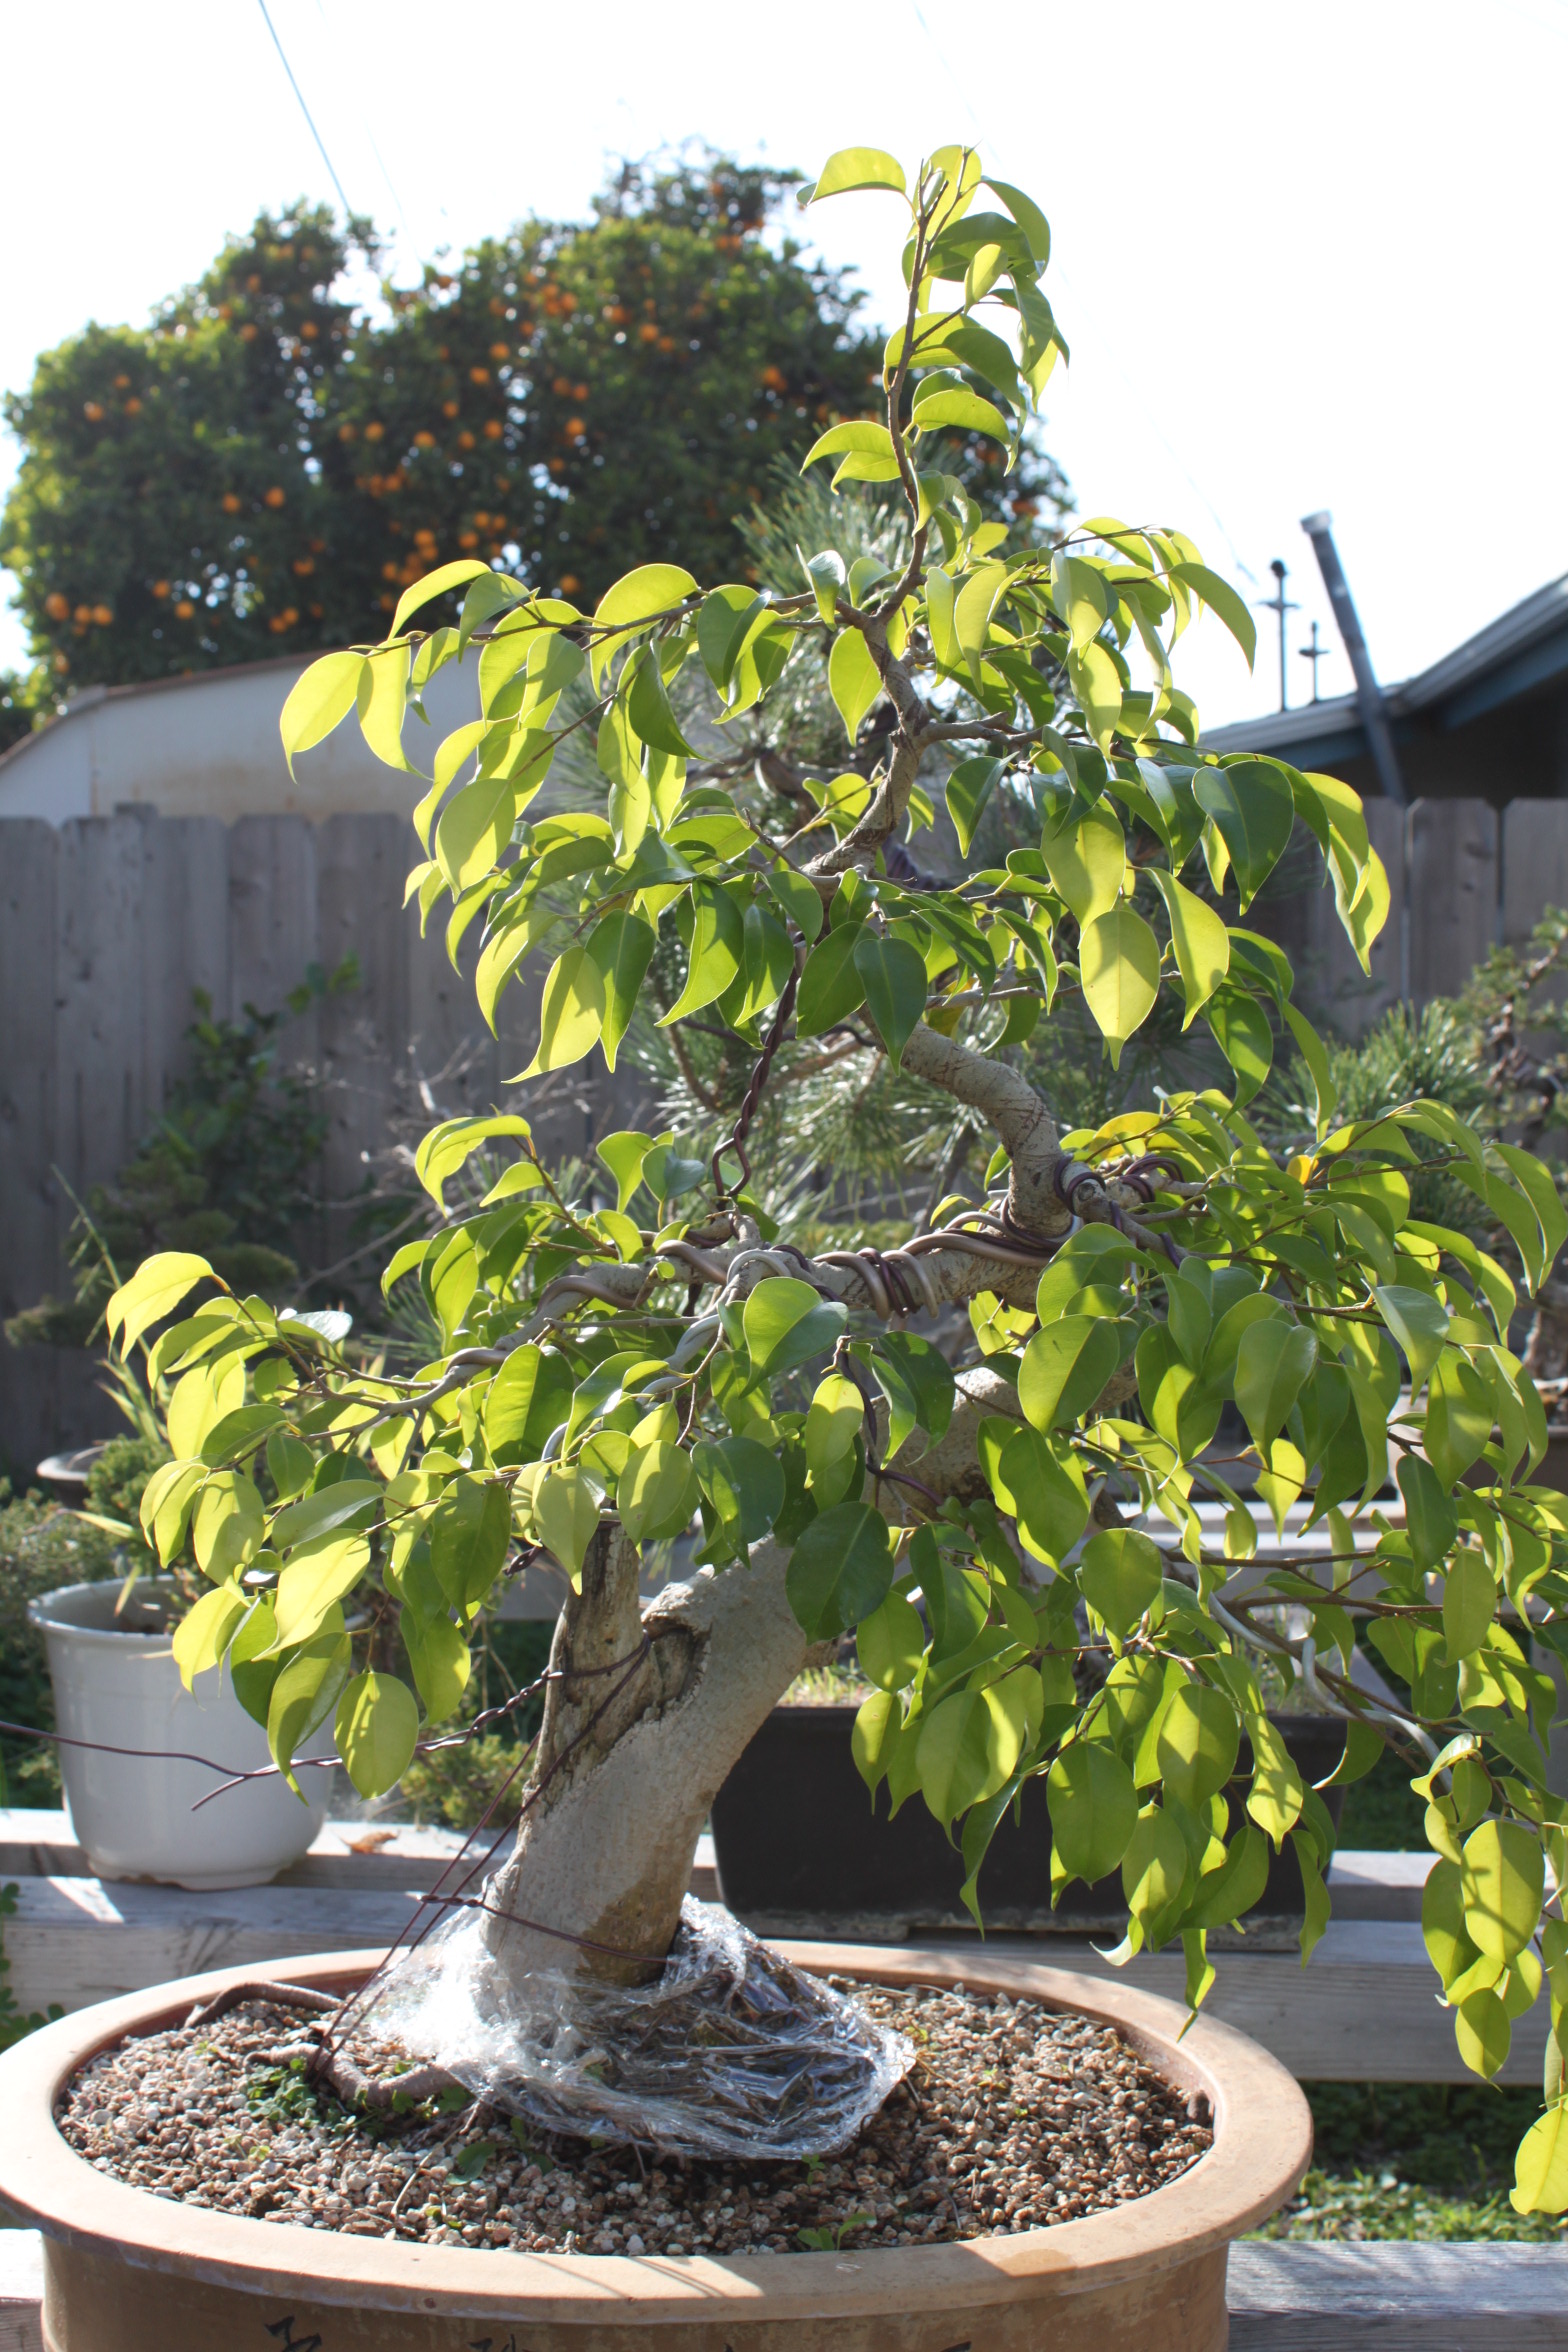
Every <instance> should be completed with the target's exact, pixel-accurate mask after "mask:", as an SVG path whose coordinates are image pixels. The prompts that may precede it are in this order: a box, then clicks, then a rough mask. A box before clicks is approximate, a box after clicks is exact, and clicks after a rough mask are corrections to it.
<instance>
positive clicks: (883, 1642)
mask: <svg viewBox="0 0 1568 2352" xmlns="http://www.w3.org/2000/svg"><path fill="white" fill-rule="evenodd" d="M925 1648H926V1629H925V1626H924V1625H923V1624H922V1622H921V1618H920V1611H919V1610H918V1609H917V1608H916V1607H915V1605H914V1602H913V1601H910V1600H906V1599H905V1597H904V1595H903V1594H902V1593H901V1592H890V1593H889V1594H888V1596H887V1599H886V1600H885V1601H883V1602H882V1604H881V1605H880V1607H878V1608H875V1609H873V1610H872V1612H871V1614H870V1616H869V1617H863V1618H862V1619H861V1621H860V1623H859V1625H857V1627H856V1628H855V1650H856V1654H857V1655H858V1657H859V1660H860V1668H861V1672H862V1673H863V1674H864V1675H865V1677H866V1680H867V1681H868V1682H869V1683H871V1684H873V1685H874V1687H875V1688H876V1689H878V1690H883V1691H897V1690H905V1689H907V1688H908V1686H909V1684H910V1683H912V1682H913V1681H914V1679H915V1675H916V1672H917V1671H918V1669H919V1665H920V1661H921V1659H922V1658H923V1657H924V1655H925Z"/></svg>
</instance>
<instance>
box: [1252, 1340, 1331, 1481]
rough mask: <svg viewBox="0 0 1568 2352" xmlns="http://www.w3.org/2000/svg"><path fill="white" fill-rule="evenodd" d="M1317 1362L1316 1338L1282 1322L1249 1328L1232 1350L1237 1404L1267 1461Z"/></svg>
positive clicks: (1253, 1440)
mask: <svg viewBox="0 0 1568 2352" xmlns="http://www.w3.org/2000/svg"><path fill="white" fill-rule="evenodd" d="M1317 1360H1318V1343H1317V1339H1316V1336H1315V1334H1314V1333H1312V1332H1310V1331H1308V1330H1306V1329H1305V1328H1304V1326H1303V1325H1301V1324H1300V1323H1287V1322H1285V1321H1284V1320H1283V1318H1275V1317H1273V1316H1271V1317H1269V1318H1268V1320H1267V1321H1264V1322H1258V1323H1253V1324H1249V1326H1248V1328H1247V1329H1246V1330H1245V1331H1244V1332H1243V1333H1242V1335H1241V1345H1240V1347H1239V1348H1238V1349H1237V1350H1236V1389H1235V1394H1236V1402H1237V1404H1238V1405H1239V1406H1240V1408H1241V1413H1242V1417H1243V1419H1244V1420H1245V1422H1246V1424H1247V1428H1248V1430H1249V1431H1250V1433H1251V1436H1252V1442H1253V1444H1254V1445H1255V1446H1256V1447H1257V1449H1258V1451H1259V1453H1260V1454H1262V1455H1264V1456H1265V1457H1266V1456H1267V1454H1268V1450H1269V1448H1270V1446H1272V1444H1273V1443H1274V1440H1275V1438H1276V1437H1278V1435H1279V1433H1280V1431H1281V1430H1282V1429H1283V1428H1284V1426H1285V1418H1286V1415H1287V1414H1288V1413H1289V1411H1290V1408H1291V1406H1292V1405H1293V1404H1294V1403H1295V1401H1296V1399H1297V1397H1298V1396H1299V1395H1300V1394H1301V1391H1302V1388H1303V1387H1304V1386H1305V1384H1306V1382H1307V1381H1308V1380H1309V1379H1310V1378H1311V1375H1312V1370H1313V1367H1314V1365H1315V1364H1316V1363H1317Z"/></svg>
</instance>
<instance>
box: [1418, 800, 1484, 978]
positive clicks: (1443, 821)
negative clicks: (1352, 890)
mask: <svg viewBox="0 0 1568 2352" xmlns="http://www.w3.org/2000/svg"><path fill="white" fill-rule="evenodd" d="M1498 880H1499V875H1498V824H1497V811H1496V810H1495V809H1494V808H1493V807H1491V805H1490V804H1489V803H1488V802H1486V801H1484V800H1418V801H1416V802H1415V803H1414V804H1413V806H1412V807H1411V808H1410V810H1409V812H1408V814H1407V817H1406V852H1405V894H1406V904H1407V905H1408V907H1409V909H1410V940H1409V987H1410V997H1411V1001H1412V1003H1414V1004H1416V1005H1424V1004H1426V1003H1428V1002H1429V1001H1430V999H1431V998H1432V997H1434V996H1453V995H1455V994H1456V993H1457V992H1458V990H1459V989H1460V988H1462V987H1463V986H1464V983H1465V981H1466V980H1467V979H1468V978H1469V976H1470V973H1471V971H1472V970H1473V969H1474V967H1475V966H1476V965H1477V964H1478V963H1480V962H1481V960H1482V958H1483V957H1484V956H1486V955H1488V954H1489V953H1490V952H1491V950H1492V948H1493V947H1494V946H1495V944H1496V941H1497V925H1498Z"/></svg>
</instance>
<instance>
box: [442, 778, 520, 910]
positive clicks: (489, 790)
mask: <svg viewBox="0 0 1568 2352" xmlns="http://www.w3.org/2000/svg"><path fill="white" fill-rule="evenodd" d="M518 805H519V802H518V789H517V786H516V785H515V784H514V783H513V782H512V781H511V779H510V778H509V777H507V776H499V775H494V776H481V777H480V778H479V779H478V780H477V781H476V782H475V783H472V784H465V785H464V787H463V789H462V791H461V792H459V793H458V794H457V796H456V797H455V799H452V800H449V801H448V802H447V805H446V807H445V808H444V809H443V810H442V811H441V816H440V819H439V821H438V823H437V825H436V835H435V853H436V862H437V864H438V865H439V866H440V868H441V871H442V873H443V874H444V875H445V877H446V880H447V884H448V887H449V888H450V889H452V890H454V891H461V890H469V889H472V887H473V886H474V884H475V883H476V882H482V881H483V880H484V878H485V876H486V875H487V874H489V873H490V872H491V871H492V870H493V869H494V868H495V866H496V865H497V864H498V862H499V860H500V856H501V852H502V850H503V849H505V847H506V845H507V843H508V842H509V841H510V840H511V838H512V827H513V825H514V824H515V823H516V822H517V812H518Z"/></svg>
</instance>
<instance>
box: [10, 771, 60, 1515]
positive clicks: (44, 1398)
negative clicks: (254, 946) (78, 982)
mask: <svg viewBox="0 0 1568 2352" xmlns="http://www.w3.org/2000/svg"><path fill="white" fill-rule="evenodd" d="M3 840H4V854H3V856H0V1317H3V1316H7V1315H14V1314H16V1313H17V1312H18V1310H19V1309H21V1308H22V1307H31V1306H35V1305H36V1304H37V1302H38V1300H39V1299H41V1298H42V1297H43V1296H44V1295H45V1293H46V1292H47V1291H49V1290H50V1289H51V1288H53V1287H54V1286H55V1284H56V1283H57V1282H58V1280H59V1274H60V1257H59V1244H60V1233H61V1213H60V1212H61V1206H62V1201H61V1195H60V1191H59V1187H58V1185H57V1184H56V1182H55V1179H54V1175H53V1165H54V1155H55V1140H54V1139H55V1124H56V1092H55V1077H56V1067H55V1019H56V1006H55V929H56V920H57V918H56V905H55V893H56V885H57V868H58V862H59V846H60V836H59V834H58V832H57V831H56V829H55V827H54V826H53V825H47V824H45V823H43V822H42V820H41V819H38V818H32V817H18V818H13V819H11V820H10V821H9V822H8V823H7V824H6V825H5V827H4V831H3ZM60 1387H61V1367H60V1363H59V1357H58V1354H57V1352H56V1351H55V1350H53V1349H49V1348H28V1349H26V1350H23V1351H19V1350H17V1349H16V1348H13V1347H12V1346H11V1344H10V1342H9V1340H6V1339H4V1338H0V1452H3V1453H4V1455H5V1456H6V1457H7V1458H8V1459H9V1460H10V1461H11V1462H12V1463H13V1464H14V1465H15V1466H16V1467H18V1468H19V1469H23V1470H28V1469H30V1468H31V1466H32V1464H33V1463H34V1462H35V1461H36V1460H37V1459H38V1456H39V1454H40V1452H42V1451H43V1450H44V1447H45V1445H46V1444H47V1441H48V1435H49V1432H50V1431H51V1429H52V1428H53V1427H54V1426H55V1425H56V1423H57V1419H58V1410H59V1404H60Z"/></svg>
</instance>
